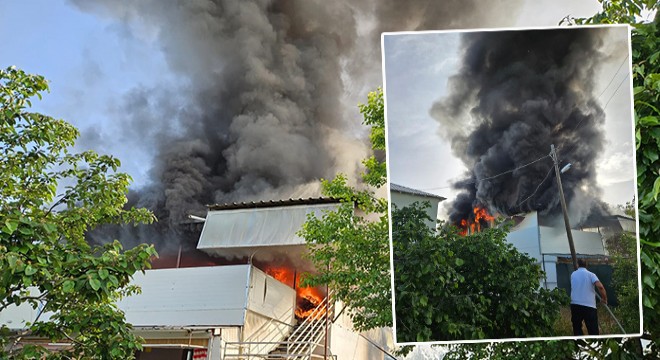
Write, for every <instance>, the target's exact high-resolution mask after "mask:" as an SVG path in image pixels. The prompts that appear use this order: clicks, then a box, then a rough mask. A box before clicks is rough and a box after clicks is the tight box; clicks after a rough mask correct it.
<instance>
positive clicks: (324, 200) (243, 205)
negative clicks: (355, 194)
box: [206, 197, 341, 211]
mask: <svg viewBox="0 0 660 360" xmlns="http://www.w3.org/2000/svg"><path fill="white" fill-rule="evenodd" d="M340 202H341V200H339V199H336V198H332V197H319V198H305V199H303V198H298V199H287V200H269V201H251V202H240V203H225V204H212V205H207V206H206V207H207V208H208V209H209V211H214V210H234V209H257V208H269V207H279V206H293V205H319V204H333V203H337V204H339V203H340Z"/></svg>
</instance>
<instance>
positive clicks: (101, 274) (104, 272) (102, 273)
mask: <svg viewBox="0 0 660 360" xmlns="http://www.w3.org/2000/svg"><path fill="white" fill-rule="evenodd" d="M109 274H110V273H109V271H108V270H107V269H100V270H99V277H100V278H101V279H103V280H105V279H107V278H108V275H109Z"/></svg>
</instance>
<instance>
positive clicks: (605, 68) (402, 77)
mask: <svg viewBox="0 0 660 360" xmlns="http://www.w3.org/2000/svg"><path fill="white" fill-rule="evenodd" d="M617 34H618V35H623V36H619V37H618V38H611V39H609V43H606V44H605V45H604V46H605V48H604V51H605V53H607V54H609V58H608V59H603V61H602V64H601V65H602V66H601V67H600V70H599V72H598V75H597V84H596V89H595V93H596V94H600V95H599V96H598V100H599V103H600V104H601V106H603V107H605V105H607V106H606V107H605V113H606V120H605V125H604V132H605V137H606V145H605V150H604V152H603V153H602V154H601V156H600V159H599V160H598V165H597V182H598V184H599V185H600V187H601V188H602V190H603V193H602V198H601V199H602V200H603V201H605V202H607V203H609V204H612V205H616V204H625V203H626V202H628V201H630V200H631V199H632V198H633V196H634V194H635V192H634V191H635V188H634V178H635V169H634V163H635V162H634V147H633V146H634V142H633V132H632V130H633V122H632V117H631V95H630V89H631V83H630V77H629V76H628V74H629V71H630V68H629V66H630V65H629V63H630V58H629V56H628V53H627V52H621V53H613V52H612V50H610V48H611V47H612V46H613V44H614V43H615V42H617V41H618V42H621V41H627V31H626V30H625V29H621V31H619V32H618V33H617ZM460 36H461V32H460V31H458V32H454V31H450V32H424V33H390V34H387V35H385V36H384V39H383V56H384V63H385V69H384V77H385V87H386V89H385V97H386V104H387V105H386V112H387V114H386V123H387V126H388V156H389V158H388V161H389V176H390V181H392V182H393V183H396V184H400V185H404V186H408V187H411V188H415V189H420V190H424V191H427V192H430V193H434V194H437V195H441V196H443V197H446V198H447V199H448V200H447V201H446V202H445V204H446V203H450V202H451V200H452V199H454V198H455V196H456V195H457V194H458V190H455V189H453V188H452V187H451V184H452V183H453V182H454V181H457V180H462V179H465V178H466V177H465V173H466V171H467V170H468V169H467V168H466V166H465V165H464V163H463V162H462V161H461V160H460V159H459V158H457V157H456V156H455V154H453V153H452V150H451V146H450V139H446V138H443V136H442V133H443V132H446V129H443V127H442V124H440V123H439V122H438V121H437V119H434V118H433V116H432V115H431V113H430V110H431V107H432V106H433V104H434V103H435V102H437V101H439V100H441V99H443V98H445V97H446V96H448V93H447V92H448V84H447V81H448V79H449V77H451V76H452V75H454V74H456V73H457V71H458V69H459V67H460V65H461V55H460V53H459V45H460ZM608 46H610V48H607V47H608ZM625 48H628V45H627V44H626V47H625ZM622 64H623V65H622ZM466 126H467V125H466ZM549 152H550V149H548V153H549ZM548 161H550V160H549V159H548ZM446 211H447V209H446V207H443V206H442V205H441V208H440V217H441V218H444V216H446Z"/></svg>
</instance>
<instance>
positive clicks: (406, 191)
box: [390, 182, 446, 201]
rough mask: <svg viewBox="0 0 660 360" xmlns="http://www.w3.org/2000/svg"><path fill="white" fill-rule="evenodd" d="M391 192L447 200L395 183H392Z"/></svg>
mask: <svg viewBox="0 0 660 360" xmlns="http://www.w3.org/2000/svg"><path fill="white" fill-rule="evenodd" d="M390 191H394V192H398V193H402V194H410V195H417V196H424V197H430V198H434V199H440V201H442V200H445V199H446V198H444V197H442V196H440V195H436V194H431V193H427V192H425V191H421V190H417V189H413V188H409V187H407V186H403V185H398V184H395V183H393V182H390Z"/></svg>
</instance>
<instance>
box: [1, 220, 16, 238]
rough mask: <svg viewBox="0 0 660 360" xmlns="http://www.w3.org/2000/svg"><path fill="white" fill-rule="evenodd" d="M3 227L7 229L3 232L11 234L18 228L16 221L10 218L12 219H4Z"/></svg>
mask: <svg viewBox="0 0 660 360" xmlns="http://www.w3.org/2000/svg"><path fill="white" fill-rule="evenodd" d="M5 227H6V228H7V229H8V230H9V231H5V232H6V233H8V234H9V235H11V234H13V233H14V231H16V229H17V228H18V221H16V220H12V219H7V220H5ZM3 230H4V228H3Z"/></svg>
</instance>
